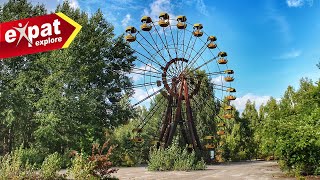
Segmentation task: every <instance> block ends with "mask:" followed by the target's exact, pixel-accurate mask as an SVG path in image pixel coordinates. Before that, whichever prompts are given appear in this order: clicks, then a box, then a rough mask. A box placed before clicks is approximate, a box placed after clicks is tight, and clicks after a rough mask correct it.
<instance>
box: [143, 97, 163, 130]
mask: <svg viewBox="0 0 320 180" xmlns="http://www.w3.org/2000/svg"><path fill="white" fill-rule="evenodd" d="M165 100H166V98H164V97H163V96H161V97H160V100H159V102H158V103H157V104H156V105H154V106H153V107H152V108H151V109H150V110H149V112H148V114H146V116H145V117H144V118H143V120H142V126H141V125H139V126H138V127H140V126H141V127H140V128H141V129H143V128H144V126H145V125H146V124H147V122H148V121H149V120H150V119H151V118H149V117H152V116H153V115H154V114H155V113H156V112H157V111H158V109H159V108H160V107H161V106H160V105H161V104H163V103H164V102H165Z"/></svg>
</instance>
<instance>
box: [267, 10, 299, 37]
mask: <svg viewBox="0 0 320 180" xmlns="http://www.w3.org/2000/svg"><path fill="white" fill-rule="evenodd" d="M267 13H268V15H267V19H268V20H270V21H271V22H272V24H273V25H274V26H275V28H274V29H275V31H278V32H279V33H280V36H281V37H282V39H283V41H284V42H285V43H290V42H292V39H293V37H292V33H291V28H290V24H289V23H288V21H287V18H286V16H284V15H283V12H282V11H280V10H278V9H277V8H275V7H273V6H272V5H270V6H268V7H267Z"/></svg>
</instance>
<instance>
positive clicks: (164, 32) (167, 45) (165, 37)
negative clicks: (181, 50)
mask: <svg viewBox="0 0 320 180" xmlns="http://www.w3.org/2000/svg"><path fill="white" fill-rule="evenodd" d="M170 28H171V26H170ZM163 34H164V39H165V41H166V44H165V47H167V48H168V47H169V43H168V40H167V35H166V31H165V28H163ZM172 40H173V41H174V39H172ZM173 44H174V43H173ZM174 49H175V48H174ZM175 50H176V49H175ZM168 53H169V57H170V60H171V59H173V58H172V56H171V53H170V51H169V50H168ZM174 67H175V69H176V70H177V71H178V69H177V66H176V64H174Z"/></svg>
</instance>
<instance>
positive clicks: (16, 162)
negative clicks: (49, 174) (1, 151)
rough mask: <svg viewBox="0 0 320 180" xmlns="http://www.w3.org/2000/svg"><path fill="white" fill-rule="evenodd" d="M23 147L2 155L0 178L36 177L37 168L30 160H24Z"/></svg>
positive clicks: (3, 179)
mask: <svg viewBox="0 0 320 180" xmlns="http://www.w3.org/2000/svg"><path fill="white" fill-rule="evenodd" d="M22 153H23V148H22V146H20V148H19V149H16V150H15V151H13V152H11V153H10V154H6V155H4V156H3V157H0V180H7V179H17V180H20V179H36V178H37V176H36V173H35V168H34V166H33V165H31V164H30V163H29V162H28V161H27V162H26V163H25V164H23V162H22V158H21V156H22Z"/></svg>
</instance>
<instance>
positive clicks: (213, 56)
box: [125, 13, 236, 150]
mask: <svg viewBox="0 0 320 180" xmlns="http://www.w3.org/2000/svg"><path fill="white" fill-rule="evenodd" d="M125 32H126V36H125V40H126V41H127V42H128V43H130V47H131V48H132V49H133V50H134V52H135V56H136V57H137V59H136V60H137V62H138V63H137V64H138V65H137V66H136V67H134V68H133V70H132V71H131V74H136V75H137V76H138V77H140V78H138V80H136V81H135V82H134V85H133V88H134V89H140V90H141V88H142V89H144V91H145V93H146V96H145V97H144V98H142V99H140V100H139V101H138V102H136V103H135V104H134V106H137V105H139V104H141V103H143V102H145V101H147V100H150V99H152V98H154V97H155V96H156V95H158V94H161V98H160V100H159V101H158V102H157V104H155V105H154V106H152V107H151V108H150V110H149V111H148V114H147V115H146V116H145V117H143V120H142V123H141V124H140V125H139V126H138V127H137V128H135V129H134V130H133V131H134V132H136V133H137V136H136V137H135V138H133V139H132V140H133V141H134V142H142V141H143V139H142V138H141V137H139V133H141V132H142V129H143V128H144V126H145V125H146V124H147V123H148V121H149V120H150V119H151V117H152V116H153V115H154V114H155V112H156V111H157V110H158V108H159V106H161V105H163V104H165V105H166V109H165V111H164V112H163V117H162V120H161V125H160V128H159V134H158V135H157V136H158V138H157V140H156V142H155V143H156V144H157V146H158V147H159V146H163V147H164V148H166V147H168V146H169V145H170V144H171V143H172V140H173V137H174V135H175V133H176V129H177V126H180V129H181V132H182V137H183V138H184V141H185V142H186V144H188V146H189V147H190V148H193V149H200V150H203V149H213V148H215V145H214V144H212V143H210V140H212V139H214V138H215V136H216V135H218V136H223V135H224V134H225V131H224V130H223V128H224V126H225V123H224V121H225V120H229V119H232V118H233V114H232V111H233V107H232V106H231V105H230V101H233V100H235V99H236V97H235V96H234V95H233V93H234V92H236V90H235V89H234V88H233V87H232V86H231V83H232V82H233V81H234V71H233V70H232V69H229V68H228V65H227V63H228V59H227V53H226V52H224V51H221V50H220V48H219V46H218V43H217V38H216V37H215V36H212V35H208V34H207V33H205V32H204V30H203V25H202V24H200V23H196V24H190V23H188V22H187V18H186V16H177V18H176V19H170V17H169V14H168V13H161V14H160V15H159V19H158V20H156V21H154V20H152V19H151V17H149V16H143V17H142V18H141V26H140V28H139V30H138V29H136V28H135V27H133V26H129V27H127V28H126V30H125ZM201 72H202V73H201ZM204 78H207V79H209V80H210V83H211V84H212V87H213V89H214V91H215V92H214V95H211V94H209V95H208V98H213V99H214V100H218V101H221V106H222V108H223V109H224V113H223V115H219V114H218V113H217V112H214V110H213V111H212V113H213V114H214V115H215V116H216V117H218V119H220V120H221V122H219V123H217V127H219V129H218V131H217V132H216V134H214V135H207V136H205V137H201V138H200V137H199V135H198V132H197V129H196V126H195V118H194V111H198V109H197V107H192V103H191V102H194V104H198V103H206V101H207V99H197V100H196V98H194V97H195V96H197V95H198V93H199V92H200V91H201V88H202V86H201V83H202V81H203V79H204ZM197 101H198V102H197ZM199 101H201V102H199ZM208 106H209V105H208ZM200 139H203V140H205V141H208V143H207V144H205V145H202V144H203V143H201V141H200Z"/></svg>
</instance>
